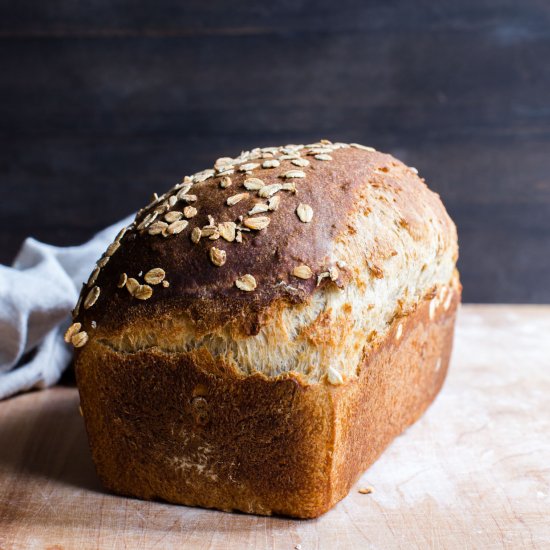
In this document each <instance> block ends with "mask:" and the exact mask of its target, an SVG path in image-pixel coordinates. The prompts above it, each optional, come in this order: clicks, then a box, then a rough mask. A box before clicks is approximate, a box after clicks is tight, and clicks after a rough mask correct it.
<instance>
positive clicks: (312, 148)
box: [66, 140, 461, 518]
mask: <svg viewBox="0 0 550 550" xmlns="http://www.w3.org/2000/svg"><path fill="white" fill-rule="evenodd" d="M457 256H458V248H457V236H456V229H455V226H454V224H453V222H452V221H451V219H450V218H449V216H448V215H447V213H446V211H445V209H444V207H443V205H442V203H441V201H440V199H439V197H438V196H437V195H436V194H435V193H433V192H431V191H430V190H429V189H428V188H427V187H426V185H425V184H424V181H423V180H422V179H420V178H419V177H418V175H417V171H416V170H415V169H413V168H409V167H407V166H405V165H404V164H402V163H401V162H399V161H397V160H396V159H395V158H393V157H392V156H390V155H386V154H383V153H380V152H377V151H375V150H374V149H372V148H370V147H365V146H362V145H358V144H351V145H348V144H344V143H331V142H329V141H327V140H322V141H320V142H318V143H313V144H309V145H286V146H283V147H264V148H258V149H254V150H252V151H247V152H243V153H241V155H240V156H239V157H237V158H220V159H218V160H217V161H216V162H215V165H214V167H213V168H210V169H207V170H204V171H202V172H199V173H196V174H194V175H193V176H189V177H185V178H184V179H183V181H182V182H181V183H178V184H177V185H176V186H175V187H173V188H172V189H171V190H170V191H168V192H167V193H164V194H163V195H161V196H157V195H155V196H154V198H153V200H152V202H151V203H150V204H149V205H147V206H146V207H145V208H143V209H142V210H141V211H139V212H138V214H137V216H136V219H135V221H134V222H133V223H132V224H131V225H130V226H129V227H126V228H124V229H122V231H121V232H120V233H119V235H118V236H117V237H116V239H115V241H114V242H113V243H112V244H111V245H110V246H109V247H108V249H107V251H106V252H105V254H104V255H103V256H102V258H101V259H100V260H99V261H98V262H97V266H96V268H95V269H94V271H93V272H92V274H91V276H90V278H89V280H88V282H87V283H86V284H85V285H84V287H83V290H82V293H81V296H80V299H79V302H78V304H77V305H76V308H75V311H74V324H73V325H72V326H71V327H70V328H69V330H68V331H67V334H66V340H67V341H68V342H71V343H72V344H73V345H74V347H75V369H76V376H77V383H78V388H79V392H80V398H81V407H82V411H83V416H84V420H85V424H86V429H87V432H88V437H89V441H90V447H91V451H92V455H93V459H94V462H95V465H96V468H97V472H98V474H99V476H100V478H101V479H102V481H103V483H104V485H105V486H106V487H107V488H108V489H110V490H112V491H114V492H116V493H119V494H123V495H131V496H134V497H139V498H144V499H161V500H164V501H168V502H173V503H180V504H186V505H191V506H204V507H209V508H218V509H222V510H240V511H243V512H249V513H255V514H265V515H270V514H283V515H289V516H294V517H301V518H311V517H316V516H318V515H320V514H322V513H323V512H325V511H327V510H328V509H329V508H331V507H332V506H333V505H334V504H335V503H336V502H338V501H339V500H340V499H342V498H343V497H344V496H345V495H346V494H347V493H348V491H349V490H350V488H351V487H352V485H353V484H354V482H355V481H356V480H357V479H358V477H359V476H360V475H361V473H362V472H363V471H364V470H365V469H366V468H368V467H369V466H370V465H371V464H372V463H373V462H374V461H375V460H376V458H377V457H378V456H379V455H380V453H381V452H382V451H383V450H384V449H385V448H386V447H387V445H388V444H389V443H390V442H391V441H392V439H393V438H394V437H395V436H397V435H398V434H399V433H401V432H402V431H403V430H404V429H405V428H406V427H407V426H409V425H410V424H411V423H413V422H414V421H415V420H416V419H418V417H419V416H420V415H421V414H422V413H423V411H424V410H425V409H426V407H427V406H428V405H429V404H430V403H431V401H432V400H433V399H434V397H435V396H436V394H437V393H438V391H439V389H440V387H441V385H442V383H443V380H444V378H445V374H446V371H447V365H448V362H449V355H450V352H451V346H452V338H453V326H454V318H455V312H456V308H457V305H458V303H459V301H460V290H461V287H460V283H459V279H458V274H457V271H456V268H455V264H456V260H457Z"/></svg>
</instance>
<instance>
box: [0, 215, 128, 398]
mask: <svg viewBox="0 0 550 550" xmlns="http://www.w3.org/2000/svg"><path fill="white" fill-rule="evenodd" d="M132 219H133V217H129V218H127V219H125V220H122V221H121V222H119V223H116V224H114V225H112V226H111V227H108V228H107V229H104V230H103V231H101V232H100V233H98V234H97V235H96V236H95V237H93V238H92V239H91V240H90V241H88V242H87V243H85V244H83V245H81V246H71V247H66V248H62V247H57V246H51V245H48V244H44V243H41V242H38V241H37V240H35V239H32V238H29V239H27V240H26V241H25V242H24V243H23V246H22V247H21V250H20V251H19V254H18V255H17V257H16V259H15V261H14V262H13V265H12V267H6V266H3V265H0V399H4V398H6V397H9V396H10V395H13V394H15V393H18V392H21V391H24V390H29V389H31V388H46V387H48V386H51V385H53V384H55V383H56V382H57V381H58V380H59V378H60V376H61V373H62V372H63V371H64V370H65V368H66V367H67V365H68V364H69V362H70V360H71V356H72V353H71V349H70V347H69V346H68V345H67V344H65V342H64V341H63V333H64V331H65V330H66V328H67V327H68V325H69V323H70V312H71V310H72V308H73V307H74V305H75V304H76V300H77V298H78V295H79V293H80V289H81V287H82V283H83V282H84V281H86V280H87V279H88V276H89V275H90V273H91V271H92V269H93V267H94V264H95V262H96V261H97V260H98V259H99V257H100V256H101V254H102V253H103V252H104V251H105V249H106V248H107V246H108V245H109V244H110V243H111V242H112V241H113V239H114V237H115V236H116V234H117V233H118V231H119V230H120V229H121V227H122V226H123V225H128V224H129V223H130V222H131V221H132Z"/></svg>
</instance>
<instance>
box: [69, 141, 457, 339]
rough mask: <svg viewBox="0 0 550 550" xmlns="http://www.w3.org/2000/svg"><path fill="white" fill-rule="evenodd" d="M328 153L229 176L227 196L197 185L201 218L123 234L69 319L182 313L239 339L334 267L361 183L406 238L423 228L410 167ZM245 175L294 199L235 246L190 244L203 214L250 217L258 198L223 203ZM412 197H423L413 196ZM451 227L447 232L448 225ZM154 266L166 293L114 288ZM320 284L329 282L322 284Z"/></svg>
mask: <svg viewBox="0 0 550 550" xmlns="http://www.w3.org/2000/svg"><path fill="white" fill-rule="evenodd" d="M330 155H331V157H332V160H330V161H325V160H317V159H316V158H315V156H314V155H310V156H306V153H305V151H304V153H303V155H302V156H303V157H304V158H307V160H309V161H310V164H309V165H308V166H306V167H297V166H294V165H293V164H291V161H290V160H283V161H281V164H280V166H279V167H277V168H270V169H262V168H257V169H255V170H254V172H253V173H252V174H248V175H247V174H245V173H241V172H235V173H234V174H233V175H231V176H230V177H231V179H232V185H231V186H230V187H228V188H226V189H223V188H221V187H220V180H221V177H213V178H209V179H207V180H206V181H203V182H200V183H196V184H194V185H193V187H192V189H191V190H190V191H189V193H191V194H193V195H196V196H197V200H196V202H194V203H192V206H195V207H196V208H197V210H198V214H197V215H196V216H195V217H193V218H191V219H189V220H188V221H189V225H188V226H187V227H186V228H185V230H184V231H182V232H181V233H179V234H175V235H170V236H168V237H163V236H162V235H150V234H149V233H148V231H147V229H146V230H141V231H138V230H137V229H136V228H135V226H134V228H130V229H129V230H128V231H127V232H126V234H125V235H124V237H123V238H122V239H121V240H120V247H119V248H118V250H117V251H116V253H114V254H113V255H112V256H111V257H110V258H109V261H108V262H107V263H106V265H105V266H104V267H103V268H102V269H101V271H100V272H99V275H98V276H97V280H96V281H95V282H94V284H93V285H91V286H92V287H93V286H98V287H99V288H100V295H99V297H98V299H97V301H96V302H95V303H94V304H93V305H92V306H91V307H90V308H88V309H85V308H84V307H80V308H79V312H77V315H76V317H75V320H76V321H78V322H80V323H82V328H83V329H85V330H87V331H90V327H92V330H93V327H94V326H102V328H105V329H108V328H109V327H120V326H123V325H127V324H131V323H133V322H135V321H137V320H139V319H140V318H143V317H144V316H145V317H149V318H150V317H154V316H165V315H169V316H179V315H188V316H189V318H190V319H191V320H192V321H193V322H194V323H195V326H196V329H197V330H198V331H201V332H202V331H210V330H215V329H219V328H220V327H221V326H224V325H225V324H226V323H228V322H230V321H231V322H233V323H234V324H235V325H236V326H238V327H239V330H240V331H241V332H243V333H244V334H255V333H257V332H258V331H259V329H260V327H261V326H262V324H263V320H264V319H265V317H266V315H267V314H268V311H269V308H270V307H271V306H273V305H274V304H276V303H281V301H283V303H288V304H293V303H300V302H304V301H305V300H307V299H308V297H309V296H310V295H311V294H312V293H313V292H314V291H315V290H316V288H317V284H318V282H317V276H318V275H319V274H320V273H322V272H326V270H327V269H328V268H330V267H331V264H330V261H331V259H330V252H331V249H332V247H333V244H334V241H335V239H336V237H337V236H338V235H341V234H342V233H345V232H349V231H353V228H351V227H349V225H348V224H349V220H350V217H351V215H352V214H354V213H356V210H357V204H358V201H359V198H360V195H361V188H362V187H363V186H365V185H369V184H370V185H373V186H379V187H386V188H390V189H392V190H393V191H394V196H395V202H397V203H398V205H397V206H399V208H400V210H401V211H402V212H403V218H404V219H403V223H404V224H405V225H407V228H408V230H409V232H411V234H413V235H414V231H415V228H420V227H421V225H422V224H423V220H422V219H420V216H419V212H421V208H417V207H415V204H416V203H418V201H419V200H425V199H426V195H425V193H426V191H425V185H424V184H423V182H422V181H421V180H420V178H418V176H417V175H416V173H415V172H414V171H413V170H412V169H409V168H407V167H406V166H405V165H403V164H402V163H400V162H399V161H397V160H396V159H394V158H393V157H391V156H390V155H386V154H383V153H379V152H376V151H368V150H365V149H360V148H355V147H345V148H339V149H337V150H334V151H332V152H331V153H330ZM263 160H266V159H259V160H251V161H244V162H255V163H260V164H261V163H262V162H263ZM390 168H391V169H390ZM288 170H302V171H303V172H305V174H306V177H305V178H301V179H292V180H283V179H282V178H281V175H282V174H283V173H285V172H286V171H288ZM248 177H259V178H261V179H262V180H263V181H264V182H265V184H266V185H270V184H274V183H283V182H284V181H292V182H295V184H296V188H297V193H296V194H294V193H291V192H289V191H279V193H278V195H280V196H281V201H280V206H279V208H278V209H277V210H276V211H274V212H268V213H265V214H263V213H262V214H260V215H262V216H264V215H265V216H268V217H269V218H270V224H269V226H268V227H267V228H266V229H263V230H261V231H250V232H248V233H243V242H242V243H238V242H227V241H225V240H223V239H221V238H219V239H217V240H209V239H208V238H204V237H203V238H202V239H201V240H200V242H199V243H193V242H192V240H191V238H190V235H191V231H192V230H193V228H195V227H204V226H205V225H207V224H208V223H209V220H208V217H207V216H208V215H210V216H212V217H213V218H214V220H215V223H216V224H218V223H221V222H229V221H233V222H235V221H237V220H238V217H239V216H244V217H247V212H248V211H249V210H250V208H252V206H253V204H254V203H255V202H257V201H258V198H257V196H256V193H255V192H250V196H249V198H247V199H245V200H242V201H241V202H239V203H237V204H235V205H234V206H227V204H226V200H227V198H228V197H230V196H232V195H235V194H236V193H242V192H245V191H246V189H245V188H244V187H243V182H244V180H245V179H246V178H248ZM420 191H422V192H420ZM419 193H420V195H422V197H421V199H418V198H417V195H418V194H419ZM428 195H429V200H430V201H433V204H432V206H434V205H435V208H436V211H438V210H437V209H439V212H440V218H441V219H445V220H446V219H448V218H447V216H446V213H445V210H444V209H443V207H442V205H441V203H440V201H439V199H438V197H437V196H436V195H435V194H431V193H429V194H428ZM263 202H265V201H263ZM300 203H305V204H308V205H310V206H311V207H312V209H313V220H312V221H311V222H310V223H303V222H302V221H300V219H299V217H298V216H297V213H296V209H297V206H298V205H299V204H300ZM184 206H185V204H182V203H178V204H177V205H176V206H175V207H174V208H173V209H176V210H177V209H179V210H180V211H181V210H182V209H183V207H184ZM151 210H152V208H150V209H149V211H151ZM146 214H147V211H145V212H142V213H141V215H138V218H137V222H138V223H139V222H140V221H141V220H142V219H143V217H144V215H146ZM159 219H162V216H161V217H159ZM448 223H450V224H451V225H452V222H450V220H449V222H448ZM420 233H421V231H420ZM420 236H421V235H420V234H419V237H420ZM212 246H215V247H217V248H220V249H223V250H225V251H226V253H227V261H226V263H225V265H223V266H221V267H216V266H215V265H213V263H212V262H211V261H210V259H209V249H210V248H211V247H212ZM300 264H305V265H307V266H309V267H310V268H311V270H312V271H313V276H312V277H311V278H310V279H307V280H304V279H300V278H297V277H295V276H293V275H292V270H293V269H294V268H295V267H296V266H297V265H300ZM153 268H162V269H163V270H164V271H165V273H166V281H168V282H169V286H167V287H165V286H163V285H162V284H158V285H155V286H153V287H152V288H153V293H152V296H151V297H150V298H149V299H147V300H139V299H136V298H135V297H133V296H132V295H131V294H130V293H129V292H128V290H127V289H126V288H118V286H117V283H118V282H119V279H120V276H121V274H123V273H125V274H126V275H127V276H128V277H133V278H136V279H138V280H139V282H140V283H141V284H144V280H143V275H144V274H145V273H147V272H148V271H149V270H151V269H153ZM245 274H252V275H253V276H254V278H255V279H256V281H257V287H256V289H255V290H254V291H252V292H245V291H243V290H240V289H239V288H237V287H236V286H235V280H236V279H237V278H239V277H241V276H243V275H245ZM349 276H350V275H349V273H348V274H346V269H345V268H344V269H340V278H339V279H338V280H337V281H336V284H343V283H344V282H345V281H346V277H349ZM322 284H334V283H333V282H332V281H331V280H330V278H329V277H327V278H325V279H324V280H323V282H322ZM89 290H90V287H86V286H85V287H84V289H83V298H85V297H86V295H87V294H88V292H89Z"/></svg>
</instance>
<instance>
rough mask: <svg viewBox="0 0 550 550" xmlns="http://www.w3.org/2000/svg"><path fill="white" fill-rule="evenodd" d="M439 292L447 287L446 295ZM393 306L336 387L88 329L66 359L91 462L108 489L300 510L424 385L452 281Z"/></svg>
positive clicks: (436, 354) (358, 468) (395, 423)
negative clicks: (110, 341)
mask: <svg viewBox="0 0 550 550" xmlns="http://www.w3.org/2000/svg"><path fill="white" fill-rule="evenodd" d="M449 297H450V298H449ZM425 298H426V299H425V300H422V301H421V302H419V304H418V306H417V307H416V309H415V310H414V311H411V312H408V313H407V314H405V315H404V316H403V317H396V318H395V319H393V321H392V322H391V324H390V329H389V331H388V332H387V334H386V335H385V337H384V338H381V339H378V340H377V342H376V344H375V345H374V346H373V348H372V349H371V351H370V353H369V354H368V355H365V357H364V358H363V360H362V362H361V368H360V369H359V372H358V376H357V377H356V378H353V379H350V380H348V381H347V382H346V383H345V384H341V385H338V386H334V385H331V384H319V383H317V384H310V383H307V382H304V380H303V377H302V376H301V375H299V374H296V373H293V372H290V373H283V374H281V375H279V376H278V377H276V378H270V377H268V376H266V375H265V374H263V373H260V372H258V373H255V374H252V375H248V376H245V375H243V374H242V373H241V372H240V371H239V370H238V369H236V368H235V366H234V365H232V364H231V363H227V362H225V361H224V359H223V358H221V357H213V356H212V355H211V354H210V353H209V352H208V351H207V350H206V349H204V348H201V349H199V350H191V351H186V352H181V351H178V352H166V351H163V350H160V349H158V348H150V349H147V350H140V351H137V352H135V353H131V354H127V353H124V352H121V351H118V350H116V349H113V348H112V347H110V346H109V345H107V344H105V343H102V342H101V341H100V340H99V339H94V340H91V341H90V342H89V343H88V344H87V345H86V346H85V347H83V348H82V351H81V353H80V354H79V356H78V359H77V362H76V376H77V382H78V387H79V391H80V396H81V406H82V411H83V415H84V420H85V423H86V429H87V432H88V436H89V441H90V446H91V450H92V455H93V458H94V462H95V464H96V468H97V471H98V474H99V476H100V478H101V479H102V481H103V483H104V484H105V486H106V487H107V488H109V489H111V490H112V491H114V492H117V493H120V494H124V495H130V496H135V497H139V498H144V499H162V500H165V501H168V502H173V503H180V504H186V505H192V506H202V507H207V508H218V509H222V510H241V511H244V512H248V513H255V514H262V515H271V514H280V515H288V516H293V517H299V518H313V517H317V516H319V515H320V514H322V513H324V512H325V511H327V510H328V509H330V508H331V507H332V506H333V505H334V504H335V503H336V502H338V501H339V500H340V499H341V498H343V497H344V496H345V495H346V494H347V493H348V491H349V490H350V488H351V486H352V485H353V483H354V482H355V481H356V480H357V478H358V476H360V475H361V473H362V472H363V471H364V470H365V469H366V468H368V467H369V466H370V465H371V464H372V463H373V462H374V461H375V460H376V458H377V457H378V456H379V455H380V454H381V452H382V451H383V450H384V449H385V448H386V447H387V445H388V444H389V443H390V442H391V441H392V440H393V438H394V437H395V436H396V435H398V434H399V433H401V432H402V431H403V430H404V429H405V428H406V427H407V426H409V425H410V424H412V423H413V422H414V421H416V420H417V419H418V418H419V416H420V415H421V414H422V413H423V411H424V410H425V409H426V408H427V406H428V405H429V404H430V403H431V402H432V400H433V399H434V398H435V396H436V395H437V393H438V391H439V389H440V387H441V385H442V383H443V381H444V378H445V375H446V371H447V366H448V362H449V357H450V353H451V348H452V338H453V327H454V320H455V312H456V308H457V306H458V304H459V302H460V283H459V282H458V277H457V276H456V275H455V276H454V277H453V279H452V281H451V282H450V285H449V287H448V289H447V297H446V298H445V299H444V300H437V301H436V300H434V299H433V297H432V296H431V295H427V296H426V297H425Z"/></svg>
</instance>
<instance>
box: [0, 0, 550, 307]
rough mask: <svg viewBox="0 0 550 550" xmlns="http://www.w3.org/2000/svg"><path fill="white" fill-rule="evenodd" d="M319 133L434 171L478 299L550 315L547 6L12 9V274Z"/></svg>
mask: <svg viewBox="0 0 550 550" xmlns="http://www.w3.org/2000/svg"><path fill="white" fill-rule="evenodd" d="M322 137H326V138H329V139H333V140H338V141H357V142H360V143H364V144H367V145H372V146H374V147H376V148H378V149H380V150H384V151H388V152H391V153H393V154H395V155H396V156H398V157H399V158H400V159H401V160H403V161H404V162H406V163H408V164H411V165H413V166H416V167H417V168H418V169H419V170H420V173H421V175H423V176H424V177H426V179H427V181H428V183H429V185H430V186H431V187H432V188H433V189H435V190H436V191H438V192H439V193H440V194H441V195H442V197H443V200H444V202H445V204H446V205H447V207H448V210H449V211H450V213H451V215H452V216H453V217H454V219H455V221H456V222H457V225H458V228H459V236H460V242H461V260H460V268H461V271H462V277H463V283H464V287H465V291H464V297H465V299H466V300H468V301H488V302H493V301H497V302H550V284H549V279H550V276H549V274H550V3H549V2H548V1H547V0H521V1H520V0H501V1H491V0H460V1H456V0H455V1H452V2H451V1H449V2H447V1H434V0H431V1H417V2H414V1H410V0H408V1H387V0H377V1H370V2H369V1H359V0H357V1H354V2H352V1H340V2H335V1H332V0H318V1H306V0H293V1H290V0H286V1H280V2H278V1H272V2H250V1H225V2H224V1H221V0H201V1H198V0H189V1H176V0H171V1H164V2H161V1H157V2H147V3H146V2H138V1H135V0H123V1H118V2H116V1H114V0H95V1H94V2H78V1H74V0H59V1H53V0H52V1H49V2H43V1H35V2H19V1H5V0H2V1H0V189H1V195H0V262H4V263H7V262H10V261H11V260H12V259H13V256H14V254H15V253H16V250H17V248H18V247H19V245H20V243H21V241H22V240H23V239H24V238H25V237H26V236H28V235H32V236H35V237H37V238H39V239H41V240H44V241H47V242H51V243H56V244H64V245H66V244H77V243H80V242H81V241H83V240H84V239H87V238H88V237H90V236H91V235H92V234H93V233H94V232H95V231H96V230H98V229H100V228H101V227H103V226H105V225H107V224H110V223H112V222H114V221H116V220H118V219H119V218H121V217H123V216H125V215H126V214H128V213H130V212H131V211H133V210H136V209H137V208H138V207H140V206H142V205H143V204H144V202H145V201H146V200H147V199H148V198H149V196H150V195H151V193H152V192H153V191H162V190H163V189H165V188H167V187H168V186H171V185H172V184H174V183H176V182H177V181H178V180H179V179H180V178H181V177H182V176H183V175H185V174H188V173H192V172H194V171H196V170H198V169H201V168H204V167H207V166H209V165H211V164H212V161H213V160H214V159H215V158H217V157H219V156H222V155H227V154H230V155H235V154H237V153H238V152H239V151H240V150H241V149H244V148H251V147H254V146H260V145H273V144H282V143H288V142H294V143H299V142H304V141H311V140H316V139H318V138H322Z"/></svg>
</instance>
